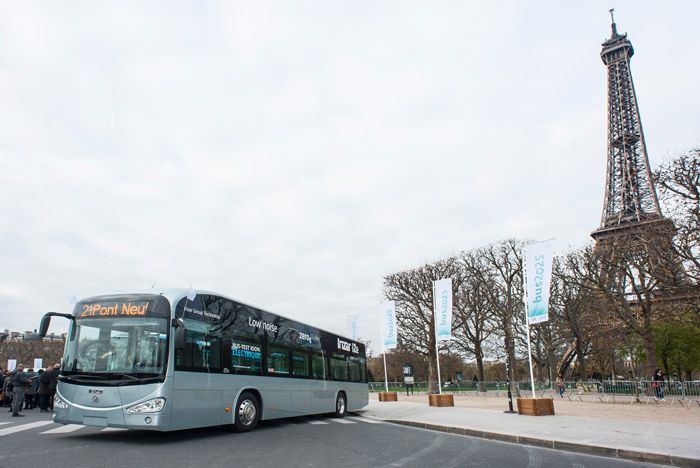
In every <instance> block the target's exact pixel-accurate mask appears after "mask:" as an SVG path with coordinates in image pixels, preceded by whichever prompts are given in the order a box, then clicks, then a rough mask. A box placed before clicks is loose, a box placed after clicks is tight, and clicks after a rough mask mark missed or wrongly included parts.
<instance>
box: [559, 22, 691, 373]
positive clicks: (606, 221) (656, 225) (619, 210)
mask: <svg viewBox="0 0 700 468" xmlns="http://www.w3.org/2000/svg"><path fill="white" fill-rule="evenodd" d="M610 17H611V20H612V21H611V22H612V24H611V35H610V39H608V40H606V41H605V42H603V44H602V46H603V50H602V51H601V52H600V58H601V59H602V60H603V63H604V64H605V66H606V67H607V70H608V152H607V173H606V179H605V200H604V202H603V215H602V217H601V221H600V226H599V227H598V229H596V230H595V231H593V233H591V237H593V239H595V241H596V244H595V247H594V251H597V253H598V255H600V256H602V257H605V259H606V261H605V263H604V265H605V266H604V270H605V271H604V274H605V276H606V282H607V283H608V287H609V288H611V289H612V290H615V291H620V292H621V293H622V294H624V295H625V296H627V297H629V298H630V304H631V305H634V294H633V293H634V291H630V288H634V286H633V285H629V284H627V278H626V277H625V269H626V267H627V264H626V263H625V262H626V261H625V258H626V255H629V254H633V255H636V256H639V255H641V256H643V257H646V259H647V261H648V263H647V264H646V266H647V267H649V269H650V273H653V274H655V275H656V276H657V277H659V278H663V280H662V281H659V283H658V286H657V288H656V290H655V295H658V296H666V298H668V295H667V294H666V293H667V291H668V290H669V287H670V286H671V285H676V284H677V283H678V281H679V280H680V279H681V278H682V272H683V270H682V268H681V265H680V262H678V261H677V258H676V255H675V254H674V252H673V243H672V240H673V236H674V234H675V232H676V230H675V227H674V225H673V222H672V221H671V220H670V219H668V218H665V217H664V216H663V214H662V213H661V207H660V205H659V199H658V197H657V195H656V189H655V188H654V181H653V178H652V175H651V168H650V165H649V156H648V154H647V146H646V142H645V139H644V131H643V130H642V121H641V118H640V116H639V104H638V103H637V94H636V92H635V90H634V82H633V80H632V72H631V70H630V59H631V58H632V56H633V55H634V48H633V47H632V43H631V42H630V41H629V39H627V34H619V33H618V32H617V25H616V24H615V18H614V16H613V10H610ZM577 354H578V351H577V342H576V341H574V342H573V343H572V344H571V346H570V347H569V348H568V350H567V351H566V353H565V354H564V357H563V358H562V360H561V361H560V363H559V366H558V368H557V373H558V374H561V375H565V374H566V372H567V371H568V370H569V367H570V366H571V364H572V363H573V361H574V359H576V358H577V357H578V356H577Z"/></svg>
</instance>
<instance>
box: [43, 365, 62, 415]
mask: <svg viewBox="0 0 700 468" xmlns="http://www.w3.org/2000/svg"><path fill="white" fill-rule="evenodd" d="M60 367H61V365H60V364H54V365H53V369H50V370H48V371H47V372H46V373H47V374H49V408H51V411H53V396H54V395H55V394H56V386H57V385H58V370H59V368H60Z"/></svg>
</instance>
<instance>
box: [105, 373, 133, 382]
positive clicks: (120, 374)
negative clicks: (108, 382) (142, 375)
mask: <svg viewBox="0 0 700 468" xmlns="http://www.w3.org/2000/svg"><path fill="white" fill-rule="evenodd" d="M107 376H108V377H109V378H114V377H117V376H118V377H119V378H120V379H131V380H141V379H139V378H138V377H134V376H133V375H129V374H123V373H119V372H108V373H107Z"/></svg>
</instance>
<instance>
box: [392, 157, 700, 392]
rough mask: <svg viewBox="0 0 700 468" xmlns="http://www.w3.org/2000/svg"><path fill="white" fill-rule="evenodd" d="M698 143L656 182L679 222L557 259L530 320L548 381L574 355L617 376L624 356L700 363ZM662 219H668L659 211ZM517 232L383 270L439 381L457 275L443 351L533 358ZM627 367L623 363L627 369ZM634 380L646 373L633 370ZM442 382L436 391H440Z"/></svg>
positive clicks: (402, 331)
mask: <svg viewBox="0 0 700 468" xmlns="http://www.w3.org/2000/svg"><path fill="white" fill-rule="evenodd" d="M699 174H700V151H698V150H694V151H691V152H689V153H687V154H684V155H682V156H680V157H678V158H677V159H675V160H673V161H671V162H669V163H668V164H666V165H664V166H662V167H661V168H660V169H659V170H658V171H657V172H656V173H655V181H656V184H657V187H658V190H659V194H660V198H661V200H662V201H663V204H664V208H665V210H666V212H667V213H668V214H669V215H670V216H671V218H672V219H673V222H674V224H675V228H676V231H674V228H673V225H671V223H667V222H652V223H650V224H649V225H648V226H646V227H645V228H643V229H637V230H632V231H631V232H630V233H628V234H627V235H625V236H623V237H619V236H618V237H615V238H613V239H609V240H601V241H599V242H598V243H597V244H596V245H595V246H593V245H588V246H585V247H583V248H581V249H577V250H573V251H571V252H568V253H566V254H564V255H561V256H558V257H556V259H555V262H554V267H553V285H552V289H551V293H552V297H551V300H550V320H549V321H548V322H545V323H541V324H538V325H535V326H533V327H531V338H532V345H533V361H534V365H535V368H536V376H537V378H538V379H539V380H541V381H542V380H550V381H551V380H552V379H553V378H555V377H556V375H555V373H556V369H558V368H560V362H561V360H562V359H563V358H565V357H566V356H568V355H571V354H572V353H573V352H575V355H576V359H577V360H576V367H575V376H574V377H577V378H582V379H586V378H589V377H591V376H592V375H593V374H596V375H598V374H600V375H606V374H608V375H609V374H610V373H612V374H616V373H620V372H621V369H619V368H616V367H615V366H616V363H618V362H619V361H620V357H621V356H625V357H626V359H627V361H628V362H632V363H634V362H636V363H644V367H643V369H637V371H635V368H634V366H632V367H631V370H632V372H633V373H634V374H638V373H639V371H640V370H641V373H642V374H644V375H646V376H649V375H651V373H652V371H653V369H654V368H656V367H657V366H659V367H664V368H665V369H666V371H667V372H668V373H669V374H677V375H678V376H679V377H685V378H692V374H693V372H694V371H695V370H696V369H698V368H700V328H699V327H700V307H699V304H700V302H699V300H700V294H698V291H699V289H698V285H699V284H700V240H699V238H698V228H700V192H699V185H698V182H699V181H698V178H699V177H700V176H699ZM657 221H658V220H657ZM525 242H526V241H523V240H518V239H508V240H504V241H501V242H497V243H494V244H491V245H487V246H484V247H481V248H478V249H473V250H469V251H464V252H461V253H459V254H458V255H454V256H450V257H448V258H445V259H441V260H438V261H435V262H432V263H429V264H426V265H423V266H420V267H418V268H413V269H409V270H405V271H401V272H398V273H394V274H391V275H388V276H386V277H385V278H384V291H383V292H384V296H385V297H386V299H388V300H394V301H396V308H397V310H396V312H397V320H398V323H399V348H398V352H399V353H414V354H416V355H419V356H423V357H424V358H425V362H426V363H427V374H428V376H427V377H428V379H429V380H430V382H432V383H433V385H434V384H435V382H436V381H437V376H436V371H435V365H434V363H435V352H436V351H435V349H436V348H435V344H436V343H435V328H434V320H433V298H432V284H433V281H434V280H437V279H440V278H448V277H449V278H452V284H453V294H454V297H453V304H454V307H453V313H454V317H453V335H454V339H453V340H451V341H450V342H443V343H440V353H441V362H442V360H443V359H444V358H443V357H442V356H443V355H444V356H450V355H455V356H459V357H461V358H463V359H467V360H469V361H473V362H474V363H475V365H476V374H477V377H478V379H479V380H480V381H483V380H484V379H485V373H484V363H485V362H486V361H487V360H500V361H505V359H506V358H507V360H508V362H510V363H512V364H513V365H512V367H513V369H510V375H509V376H508V377H509V379H510V380H511V381H515V380H516V379H519V378H523V377H524V376H523V375H515V374H517V372H516V367H517V366H516V365H515V363H516V362H517V361H516V358H518V357H520V358H522V359H526V358H527V354H526V353H527V346H526V335H525V330H526V327H525V310H524V302H523V294H524V291H523V269H522V249H523V245H524V244H525ZM618 367H619V366H618ZM633 376H635V377H637V376H639V375H633ZM433 389H434V388H433Z"/></svg>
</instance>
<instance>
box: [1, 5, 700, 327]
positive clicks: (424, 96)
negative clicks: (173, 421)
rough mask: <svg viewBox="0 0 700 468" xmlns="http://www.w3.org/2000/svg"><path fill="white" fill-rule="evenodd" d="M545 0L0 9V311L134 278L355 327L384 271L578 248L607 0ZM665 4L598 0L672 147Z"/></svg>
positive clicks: (16, 319)
mask: <svg viewBox="0 0 700 468" xmlns="http://www.w3.org/2000/svg"><path fill="white" fill-rule="evenodd" d="M555 5H556V6H557V7H558V6H559V5H558V4H554V3H551V4H540V5H538V6H529V7H525V6H523V5H520V4H518V3H515V2H513V3H510V4H502V5H501V4H498V5H484V4H481V3H472V4H470V3H463V2H444V3H438V4H436V3H430V4H425V3H405V2H400V3H392V2H388V3H382V4H376V3H374V2H373V3H370V2H359V3H358V2H354V3H351V4H345V3H339V2H336V3H328V2H300V3H293V4H279V3H275V4H272V3H269V4H268V3H265V2H256V3H253V4H250V3H242V2H240V3H234V2H221V3H218V2H210V3H206V4H201V3H184V2H183V3H175V4H173V3H161V2H157V3H149V4H147V5H143V4H141V3H139V2H134V3H130V4H123V3H121V2H120V3H114V4H111V5H105V4H100V5H95V4H93V3H89V2H85V3H80V2H78V3H73V4H71V5H62V6H61V7H58V6H56V7H51V6H47V5H45V4H40V3H32V2H23V3H22V4H18V5H12V6H4V7H2V14H0V63H2V64H3V65H2V67H1V68H0V102H3V112H2V113H1V114H0V202H1V203H0V214H1V215H2V219H3V223H2V225H1V226H0V245H1V247H0V264H2V266H3V273H2V276H0V279H1V281H0V283H1V286H0V324H1V325H3V326H0V328H12V329H19V330H24V329H33V328H36V327H37V326H38V322H39V318H40V316H41V314H42V313H43V312H45V311H47V310H67V309H68V308H69V305H70V304H69V301H70V297H71V296H72V295H73V294H74V293H75V294H77V295H78V296H79V297H80V296H87V295H92V294H100V293H107V292H112V291H115V290H127V291H128V290H134V289H141V288H144V287H150V285H151V284H152V283H153V281H154V280H155V279H156V278H157V277H159V278H160V279H159V280H158V284H159V285H180V286H185V287H187V286H189V285H190V284H193V285H194V286H195V287H198V288H205V289H210V290H219V291H221V292H222V293H225V294H228V295H230V296H233V297H236V298H239V299H241V300H243V301H245V302H248V303H252V304H255V305H258V306H260V307H263V308H266V309H268V310H271V311H274V312H278V313H281V314H283V315H286V316H289V317H294V318H297V319H300V320H304V321H308V322H310V323H312V324H315V325H318V326H321V327H323V328H326V329H330V330H333V331H339V332H344V327H345V316H346V315H347V314H354V313H358V314H360V327H359V331H360V335H361V336H364V337H368V338H372V339H375V340H376V339H377V337H378V329H377V326H376V316H377V313H376V312H377V307H378V305H379V303H380V302H381V280H382V276H383V275H385V274H388V273H391V272H393V271H396V270H398V269H401V268H405V267H408V266H413V265H416V264H419V263H422V262H424V261H426V260H430V259H434V258H438V257H440V256H443V255H446V254H449V253H453V252H457V251H459V250H462V249H470V248H474V247H477V246H480V245H482V244H485V243H488V242H492V241H495V240H498V239H502V238H506V237H522V238H526V237H528V238H548V237H553V236H556V237H557V244H558V246H561V247H562V248H565V246H568V245H570V244H580V243H582V242H586V241H587V239H588V234H589V232H591V231H592V230H593V229H595V228H596V227H597V224H598V222H599V214H600V210H601V205H602V192H603V177H604V158H605V105H606V103H605V86H606V82H605V69H604V67H603V65H602V63H601V62H600V58H599V56H598V54H599V51H600V43H601V42H602V40H603V39H604V38H605V37H606V36H607V35H608V32H609V30H608V28H609V26H608V23H607V21H608V19H607V16H606V14H607V6H606V5H602V4H599V5H593V4H591V5H585V6H583V5H578V6H572V7H570V8H568V9H567V10H566V11H561V9H560V8H555V7H554V6H555ZM683 8H684V9H683V10H682V11H681V10H680V9H678V10H670V9H665V8H662V7H660V6H659V7H657V6H656V5H654V4H648V5H646V4H645V5H638V4H637V3H636V2H635V3H633V2H629V3H625V4H623V5H618V13H619V14H618V16H619V18H618V25H619V27H620V28H621V29H622V30H626V31H629V32H630V38H631V40H632V41H633V43H634V44H635V47H636V48H637V49H636V50H637V54H636V55H635V57H634V58H633V73H634V74H635V80H636V83H637V84H638V92H639V98H640V104H641V111H642V117H643V119H644V125H645V131H646V133H647V142H648V144H649V150H650V154H651V156H652V161H653V162H655V161H658V160H659V157H660V156H662V155H666V154H667V153H668V152H669V151H675V150H676V149H677V148H679V147H680V148H681V149H682V148H684V147H686V146H692V145H696V144H697V129H696V128H695V127H693V124H694V123H695V122H697V109H698V108H700V106H698V96H697V92H696V90H695V83H697V82H698V81H699V80H698V65H697V64H696V63H695V62H694V61H689V60H687V50H694V49H696V48H697V41H698V39H697V37H696V35H694V34H693V31H694V24H693V23H692V20H691V18H695V17H697V11H696V10H697V8H698V7H696V6H695V5H685V6H684V7H683ZM690 10H694V11H690ZM693 13H695V14H693ZM652 23H653V27H652V26H651V25H652ZM669 70H671V73H669V72H668V71H669Z"/></svg>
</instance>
